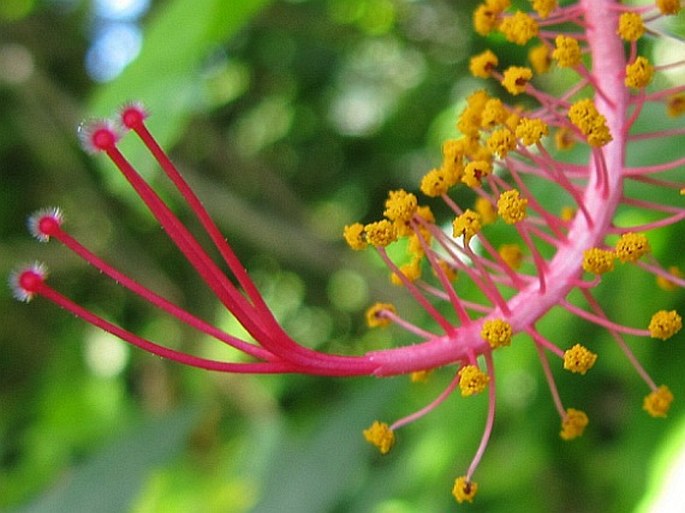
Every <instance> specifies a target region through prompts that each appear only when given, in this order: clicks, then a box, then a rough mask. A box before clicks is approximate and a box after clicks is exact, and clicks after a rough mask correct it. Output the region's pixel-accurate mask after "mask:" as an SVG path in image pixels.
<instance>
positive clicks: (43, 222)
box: [37, 215, 60, 237]
mask: <svg viewBox="0 0 685 513" xmlns="http://www.w3.org/2000/svg"><path fill="white" fill-rule="evenodd" d="M59 228H60V225H59V221H58V220H57V219H55V218H54V217H53V216H49V215H47V216H43V217H41V218H40V219H39V220H38V226H37V231H38V233H40V234H42V235H44V236H46V237H53V236H54V235H56V234H57V233H58V232H59Z"/></svg>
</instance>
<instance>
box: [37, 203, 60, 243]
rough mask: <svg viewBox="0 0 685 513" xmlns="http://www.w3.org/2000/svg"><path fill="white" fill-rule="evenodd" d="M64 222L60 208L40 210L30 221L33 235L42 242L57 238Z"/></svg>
mask: <svg viewBox="0 0 685 513" xmlns="http://www.w3.org/2000/svg"><path fill="white" fill-rule="evenodd" d="M63 221H64V216H63V214H62V210H61V209H60V208H58V207H50V208H45V209H42V210H39V211H38V212H36V213H35V214H33V215H32V216H31V217H29V220H28V227H29V231H30V232H31V235H33V236H34V237H35V238H36V239H38V240H39V241H40V242H48V241H49V240H50V237H53V236H55V235H56V234H57V233H58V232H59V230H60V228H61V226H62V222H63Z"/></svg>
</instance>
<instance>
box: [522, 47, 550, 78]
mask: <svg viewBox="0 0 685 513" xmlns="http://www.w3.org/2000/svg"><path fill="white" fill-rule="evenodd" d="M528 61H529V62H530V65H531V66H533V69H534V70H535V73H536V74H538V75H542V74H543V73H545V72H547V71H548V70H549V67H550V65H551V64H552V56H551V54H550V51H549V48H547V46H545V45H537V46H534V47H533V48H531V49H530V50H529V51H528Z"/></svg>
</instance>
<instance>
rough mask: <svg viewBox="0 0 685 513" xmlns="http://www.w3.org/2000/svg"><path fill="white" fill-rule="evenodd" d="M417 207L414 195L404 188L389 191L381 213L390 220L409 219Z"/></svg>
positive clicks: (402, 220) (403, 220)
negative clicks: (383, 210)
mask: <svg viewBox="0 0 685 513" xmlns="http://www.w3.org/2000/svg"><path fill="white" fill-rule="evenodd" d="M417 207H418V201H417V200H416V196H414V195H413V194H412V193H410V192H406V191H405V190H404V189H399V190H396V191H390V193H389V194H388V199H387V200H385V212H383V215H384V216H385V217H387V218H388V219H390V220H391V221H401V222H406V221H409V220H410V219H411V218H412V216H413V215H414V213H415V212H416V208H417Z"/></svg>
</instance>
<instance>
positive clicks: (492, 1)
mask: <svg viewBox="0 0 685 513" xmlns="http://www.w3.org/2000/svg"><path fill="white" fill-rule="evenodd" d="M485 3H486V4H487V5H488V7H491V8H493V9H495V10H496V11H499V12H502V11H504V10H506V9H509V7H511V0H485Z"/></svg>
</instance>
